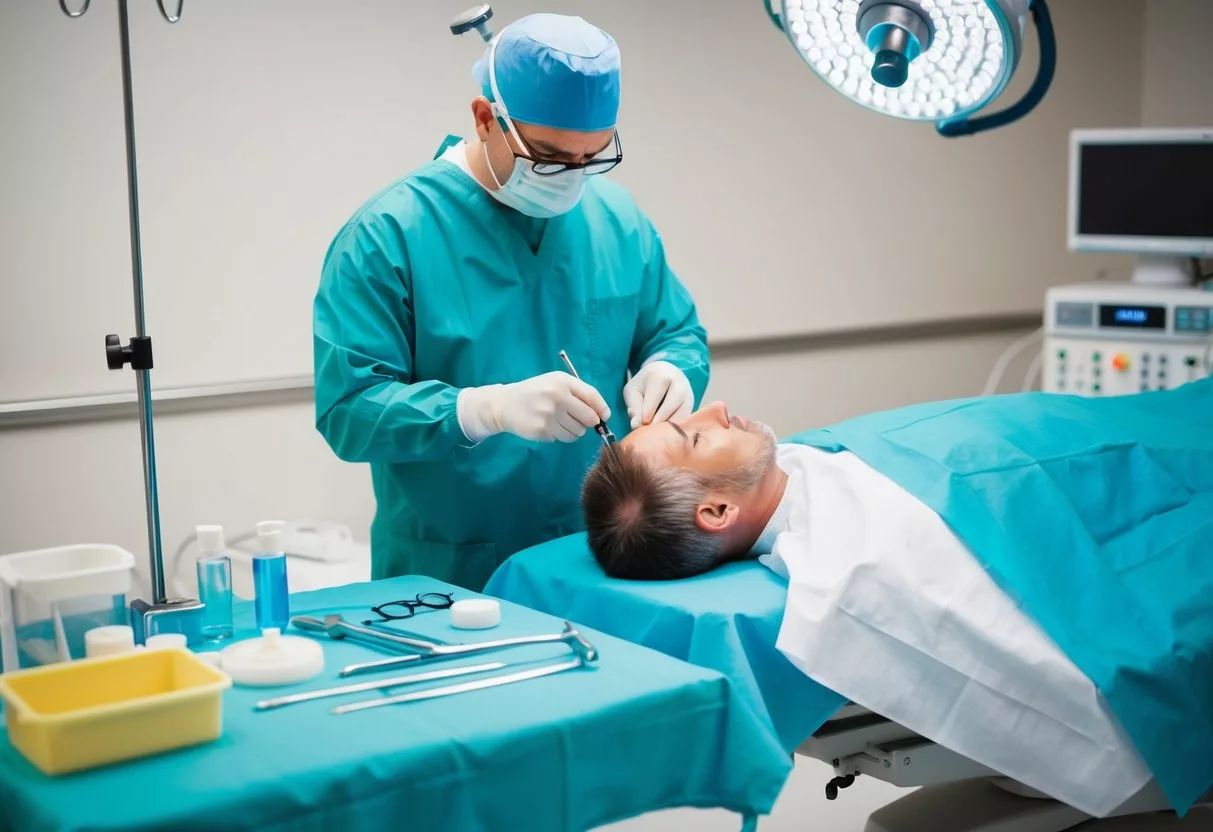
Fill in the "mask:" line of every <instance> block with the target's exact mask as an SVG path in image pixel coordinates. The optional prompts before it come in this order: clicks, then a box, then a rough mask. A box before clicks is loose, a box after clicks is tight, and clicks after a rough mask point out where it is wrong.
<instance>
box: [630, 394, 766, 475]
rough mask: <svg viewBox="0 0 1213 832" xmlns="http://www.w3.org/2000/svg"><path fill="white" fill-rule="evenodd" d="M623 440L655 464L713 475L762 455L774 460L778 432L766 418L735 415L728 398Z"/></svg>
mask: <svg viewBox="0 0 1213 832" xmlns="http://www.w3.org/2000/svg"><path fill="white" fill-rule="evenodd" d="M621 444H622V445H624V446H625V447H629V448H631V449H632V450H633V451H635V452H636V453H638V454H640V455H642V456H645V457H647V458H648V459H650V460H651V461H652V462H653V463H654V464H656V465H659V466H662V467H667V466H674V467H678V468H688V469H690V470H692V471H696V472H698V473H700V474H707V475H712V474H722V473H725V472H728V471H735V470H737V469H739V468H744V467H748V466H751V465H753V464H755V463H756V462H759V461H760V460H761V461H763V462H764V463H766V461H767V460H770V461H771V462H773V454H774V445H775V434H774V433H773V432H772V431H771V429H770V428H768V427H767V426H766V425H764V424H762V423H761V422H756V421H751V420H747V419H743V418H741V417H740V416H731V415H730V414H729V409H728V407H726V406H725V404H724V403H723V402H713V403H712V404H709V405H706V406H704V407H702V408H700V409H699V410H697V411H695V412H694V413H692V414H691V415H690V416H687V417H686V418H684V419H675V420H671V421H669V422H659V423H654V424H651V425H644V426H642V427H639V428H637V429H636V430H634V431H632V432H631V433H629V434H628V435H627V436H626V437H624V438H623V440H622V441H621Z"/></svg>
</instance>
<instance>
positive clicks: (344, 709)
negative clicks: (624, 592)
mask: <svg viewBox="0 0 1213 832" xmlns="http://www.w3.org/2000/svg"><path fill="white" fill-rule="evenodd" d="M584 664H585V662H584V661H582V659H581V657H580V656H578V657H577V658H575V659H573V660H572V661H569V662H562V663H560V664H552V665H548V666H546V667H539V668H536V669H534V670H522V671H519V672H518V673H508V674H506V675H504V676H491V677H489V678H488V679H477V680H475V681H472V682H461V683H460V684H457V685H447V686H446V687H441V688H432V689H430V690H419V691H416V692H414V693H402V694H400V695H399V696H386V697H383V698H381V699H367V700H365V701H363V702H352V703H350V704H349V705H338V706H337V707H335V708H333V709H332V711H331V713H334V714H338V715H340V714H348V713H353V712H354V711H364V710H367V709H368V708H379V707H381V706H383V705H399V704H401V703H404V702H420V701H421V700H423V699H437V698H438V697H440V696H453V695H454V694H456V693H467V692H468V691H473V690H484V689H485V688H495V687H499V686H501V685H509V684H513V683H514V682H524V681H526V680H527V679H538V678H539V677H541V676H551V675H553V674H556V673H563V672H564V671H566V670H575V669H577V668H579V667H581V666H582V665H584Z"/></svg>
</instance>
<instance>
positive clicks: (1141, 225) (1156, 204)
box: [1077, 142, 1213, 239]
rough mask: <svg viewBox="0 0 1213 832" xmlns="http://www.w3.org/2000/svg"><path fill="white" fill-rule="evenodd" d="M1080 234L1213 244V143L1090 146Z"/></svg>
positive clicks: (1084, 164)
mask: <svg viewBox="0 0 1213 832" xmlns="http://www.w3.org/2000/svg"><path fill="white" fill-rule="evenodd" d="M1078 153H1079V159H1078V163H1079V169H1078V206H1077V207H1078V233H1079V234H1083V235H1091V236H1098V237H1104V236H1107V237H1121V236H1129V237H1189V238H1196V239H1213V142H1189V143H1182V142H1178V143H1168V142H1160V143H1157V144H1085V145H1081V146H1080V147H1079V149H1078Z"/></svg>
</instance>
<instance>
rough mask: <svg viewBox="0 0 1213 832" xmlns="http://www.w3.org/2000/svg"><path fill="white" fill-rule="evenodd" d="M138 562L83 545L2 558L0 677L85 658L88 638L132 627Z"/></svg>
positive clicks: (129, 556) (104, 548) (117, 552)
mask: <svg viewBox="0 0 1213 832" xmlns="http://www.w3.org/2000/svg"><path fill="white" fill-rule="evenodd" d="M134 572H135V556H134V555H132V554H131V553H130V552H128V551H126V550H125V549H121V548H119V547H117V546H106V545H101V544H80V545H75V546H59V547H55V548H52V549H38V550H36V551H32V552H20V553H18V554H13V555H5V556H3V557H0V671H3V672H10V671H14V670H20V669H22V668H29V667H38V666H40V665H46V664H53V663H55V662H63V661H70V660H72V659H82V658H84V657H85V646H84V634H85V633H86V632H87V631H89V630H91V629H93V628H94V627H105V626H111V625H115V624H129V623H130V620H129V613H128V611H127V595H128V594H129V593H130V591H131V582H132V580H133V577H134Z"/></svg>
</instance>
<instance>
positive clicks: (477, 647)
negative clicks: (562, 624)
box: [434, 632, 569, 656]
mask: <svg viewBox="0 0 1213 832" xmlns="http://www.w3.org/2000/svg"><path fill="white" fill-rule="evenodd" d="M568 638H569V633H567V632H564V633H551V634H549V635H543V636H515V637H513V638H502V639H498V640H497V641H481V642H477V643H475V644H435V645H434V655H436V656H465V655H467V654H468V653H481V652H484V651H485V650H500V649H501V648H502V647H515V646H517V645H519V644H550V643H552V642H554V641H567V640H568Z"/></svg>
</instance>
